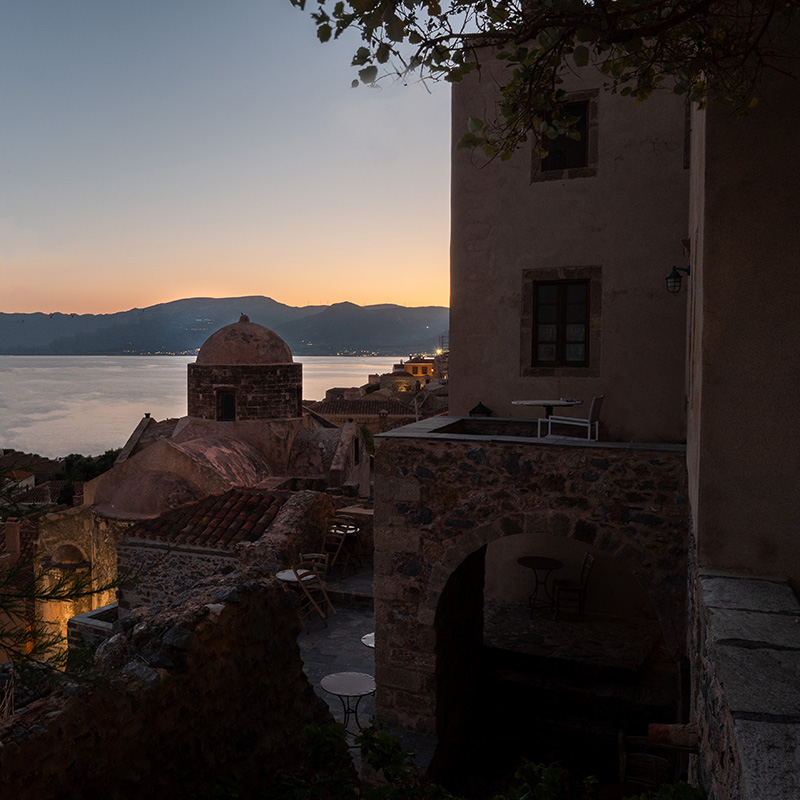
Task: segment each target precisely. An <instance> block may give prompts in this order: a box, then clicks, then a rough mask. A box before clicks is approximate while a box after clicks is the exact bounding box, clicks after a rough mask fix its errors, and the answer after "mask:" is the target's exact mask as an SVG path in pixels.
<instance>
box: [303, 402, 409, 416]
mask: <svg viewBox="0 0 800 800" xmlns="http://www.w3.org/2000/svg"><path fill="white" fill-rule="evenodd" d="M310 408H311V410H312V411H315V412H316V413H317V414H322V415H323V416H325V415H328V416H333V417H345V416H351V417H354V416H360V415H365V414H369V415H373V416H377V415H378V414H379V413H380V412H381V411H386V412H388V413H389V414H390V415H392V416H403V417H409V416H412V417H413V416H414V409H413V408H412V407H410V406H407V405H404V404H403V403H400V402H399V401H397V400H364V399H362V400H323V401H321V402H319V403H314V405H312V406H310Z"/></svg>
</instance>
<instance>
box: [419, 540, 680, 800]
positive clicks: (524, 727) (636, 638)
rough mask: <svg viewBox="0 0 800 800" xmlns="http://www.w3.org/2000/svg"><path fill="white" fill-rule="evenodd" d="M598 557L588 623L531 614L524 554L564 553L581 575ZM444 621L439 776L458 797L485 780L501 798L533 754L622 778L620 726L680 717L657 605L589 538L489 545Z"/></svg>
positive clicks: (569, 573)
mask: <svg viewBox="0 0 800 800" xmlns="http://www.w3.org/2000/svg"><path fill="white" fill-rule="evenodd" d="M586 552H590V553H591V554H592V555H593V556H594V558H595V566H594V569H593V574H592V579H591V581H590V583H589V586H588V590H587V602H586V611H585V614H584V616H580V615H579V614H578V613H577V612H572V611H571V612H569V613H563V614H561V615H559V617H558V618H557V619H554V618H553V612H552V609H551V608H550V606H549V605H548V604H547V603H543V604H541V605H539V606H537V607H535V608H534V609H531V608H530V606H529V604H528V599H529V595H530V592H531V590H532V588H533V581H534V578H533V575H532V573H531V572H530V570H527V569H525V568H524V567H520V566H519V565H518V563H517V559H518V558H520V557H523V556H525V555H531V554H532V555H544V556H547V557H550V558H554V559H557V560H559V561H561V562H562V563H563V564H564V567H563V568H562V570H559V572H560V573H562V577H573V575H575V574H576V573H577V571H578V570H579V566H580V562H581V560H582V558H583V556H584V554H585V553H586ZM555 574H557V573H554V575H553V577H555ZM434 625H435V635H436V733H437V736H438V740H439V746H438V749H437V753H436V757H435V759H434V763H433V765H432V770H433V772H434V774H435V775H436V777H437V778H438V779H439V780H441V781H442V782H443V783H444V784H445V785H447V786H448V787H449V788H451V789H452V790H455V791H459V792H464V793H466V794H470V792H474V790H475V786H476V781H482V782H483V787H482V788H483V789H484V791H486V792H489V793H491V792H492V791H493V790H495V789H496V788H497V785H498V784H497V782H499V781H502V779H503V778H507V777H508V776H510V775H512V774H513V772H514V770H515V768H516V767H518V766H519V763H520V762H521V760H522V759H529V760H534V761H543V762H550V761H559V762H560V763H561V764H562V765H564V766H565V767H567V768H568V769H570V770H571V771H572V772H573V773H574V774H575V775H583V776H585V775H588V774H595V775H598V776H599V777H600V778H601V779H602V780H604V781H605V782H608V783H613V782H614V781H615V776H616V769H617V742H618V732H619V731H624V732H626V733H627V734H629V735H630V734H639V735H646V732H647V724H648V723H649V722H675V721H678V720H679V717H680V710H679V703H680V687H679V669H678V665H677V663H676V661H675V660H674V658H673V655H672V654H670V652H669V649H668V648H667V646H666V644H665V640H664V636H663V633H662V630H661V626H660V624H659V619H658V614H657V613H656V610H655V608H654V606H653V602H652V600H651V598H650V597H649V596H648V593H647V592H646V591H645V589H644V588H643V587H642V586H641V585H640V584H639V582H638V581H637V580H636V578H635V577H634V575H633V574H632V573H631V572H630V570H629V569H627V568H626V566H625V565H624V564H622V563H620V561H619V559H617V558H615V557H614V556H612V555H610V554H609V553H605V552H603V551H602V550H600V549H598V548H595V547H589V546H587V545H586V544H585V543H583V542H580V541H576V540H574V539H569V538H563V537H556V536H550V535H546V534H536V535H534V534H524V535H523V534H518V535H512V536H507V537H503V538H499V539H495V540H493V541H491V542H489V543H488V544H487V545H484V546H482V547H480V548H479V549H478V550H476V551H474V552H472V553H471V554H469V555H468V556H467V557H466V558H465V559H464V560H463V561H462V563H461V564H460V565H458V566H457V567H456V568H455V569H454V570H453V571H452V573H451V575H450V578H449V579H448V581H447V583H446V585H445V586H444V588H443V590H442V592H441V594H440V598H439V603H438V605H437V608H436V615H435V623H434ZM476 765H480V767H481V769H476ZM481 772H482V774H480V773H481ZM464 776H469V781H468V784H466V785H465V783H464Z"/></svg>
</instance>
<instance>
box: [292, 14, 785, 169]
mask: <svg viewBox="0 0 800 800" xmlns="http://www.w3.org/2000/svg"><path fill="white" fill-rule="evenodd" d="M290 2H291V3H292V4H293V5H295V6H297V7H299V8H301V9H307V8H308V9H309V10H310V11H311V16H312V18H313V19H314V21H315V23H316V26H317V36H318V38H319V39H320V41H322V42H327V41H329V40H331V39H336V38H339V37H340V36H341V35H342V34H343V33H345V31H350V30H352V31H356V32H357V33H358V35H359V36H360V39H361V41H362V45H361V46H360V47H359V48H358V49H357V51H356V53H355V55H354V57H353V62H352V63H353V66H355V67H356V68H357V70H358V79H356V80H354V81H353V84H354V85H358V84H359V83H361V84H374V83H375V82H376V81H378V80H379V79H380V78H381V77H393V78H395V79H400V80H403V81H406V80H407V79H408V77H409V75H411V74H412V73H413V74H417V75H418V76H419V77H420V79H421V80H423V81H425V80H445V81H448V82H451V83H457V82H459V81H461V80H463V78H464V77H465V76H467V75H469V74H470V73H471V72H473V71H475V70H479V69H480V68H481V64H482V59H485V58H486V57H487V56H488V57H490V58H494V57H496V58H498V59H500V60H501V61H504V62H505V63H506V64H507V66H508V71H507V73H506V75H505V76H504V80H505V83H504V84H503V86H502V99H501V102H500V104H499V106H498V116H497V119H489V120H484V121H483V122H484V124H483V125H482V126H480V127H479V128H477V129H476V128H475V126H474V125H473V126H472V128H473V129H471V130H468V131H467V132H466V133H465V136H464V138H463V139H462V141H461V145H462V146H467V147H479V148H481V149H483V150H484V152H486V154H487V155H488V156H490V157H495V156H500V157H501V158H508V157H510V156H511V154H512V153H513V152H514V151H515V150H516V149H517V148H518V147H519V146H520V145H521V144H522V143H524V142H526V141H527V140H528V137H529V136H532V137H533V138H534V139H535V141H536V142H537V143H538V144H539V146H540V148H541V149H544V150H546V140H547V139H548V138H552V136H550V132H551V131H550V129H551V128H552V130H554V131H555V133H556V135H560V134H562V133H564V132H566V131H567V130H569V129H570V125H569V124H564V123H563V121H561V122H558V120H559V117H560V116H563V106H564V103H565V99H566V92H565V91H564V90H563V88H562V86H561V84H562V83H563V81H564V77H565V75H566V74H567V73H569V72H571V71H574V70H575V69H582V68H593V69H595V70H597V71H598V72H599V73H600V74H601V75H603V76H604V78H605V79H606V81H607V83H608V86H609V88H610V89H611V91H614V92H617V91H618V92H619V93H620V94H621V95H624V96H629V97H631V98H632V99H633V100H634V101H636V102H642V101H644V100H647V99H648V98H649V97H650V96H651V95H652V94H653V92H654V91H655V90H656V89H657V88H658V87H659V86H660V85H661V84H664V85H666V86H668V87H669V88H670V89H671V90H672V91H673V92H675V93H676V94H678V95H683V96H685V97H687V98H688V99H689V100H690V101H692V102H695V103H699V104H701V105H703V104H705V103H707V102H708V101H709V100H710V99H720V100H724V101H727V102H729V103H730V104H731V105H732V106H733V108H734V110H735V111H736V112H738V113H746V111H747V110H748V108H750V107H752V106H753V105H755V103H756V102H757V97H756V95H755V86H756V82H757V79H758V77H759V75H760V74H761V73H762V72H763V71H764V70H765V69H779V70H783V69H784V67H782V66H781V64H780V61H781V60H782V59H784V58H785V57H786V56H787V42H788V44H789V45H791V40H792V37H791V36H787V35H786V31H787V29H788V28H789V27H790V26H791V25H792V24H793V23H794V22H796V20H797V16H798V9H800V0H450V1H449V2H440V0H338V1H337V2H329V0H290ZM553 120H557V122H556V123H555V125H553Z"/></svg>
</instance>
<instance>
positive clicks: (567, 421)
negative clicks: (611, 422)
mask: <svg viewBox="0 0 800 800" xmlns="http://www.w3.org/2000/svg"><path fill="white" fill-rule="evenodd" d="M603 397H604V395H602V394H601V395H599V396H597V397H593V398H592V405H591V406H589V418H588V419H582V418H580V417H556V416H552V417H546V418H545V419H543V420H541V424H545V423H546V424H547V435H548V436H549V435H550V433H551V432H552V428H553V423H554V422H555V423H556V425H576V426H578V427H580V428H586V438H587V439H589V440H591V439H592V438H594V440H595V441H597V440H598V439H599V438H600V408H601V407H602V405H603ZM592 428H594V437H592ZM539 435H541V427H540V428H539Z"/></svg>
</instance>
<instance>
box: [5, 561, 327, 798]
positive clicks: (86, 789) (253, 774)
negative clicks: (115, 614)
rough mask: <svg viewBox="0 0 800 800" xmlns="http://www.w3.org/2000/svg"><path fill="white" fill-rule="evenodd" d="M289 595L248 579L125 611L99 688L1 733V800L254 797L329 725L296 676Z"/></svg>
mask: <svg viewBox="0 0 800 800" xmlns="http://www.w3.org/2000/svg"><path fill="white" fill-rule="evenodd" d="M295 606H296V600H295V599H294V597H293V596H292V594H291V593H290V592H288V591H286V590H285V589H283V588H282V587H281V586H279V585H277V583H276V582H275V581H274V580H273V579H269V578H267V577H266V576H264V575H263V573H259V572H256V571H255V570H250V571H249V572H247V573H238V574H236V575H231V576H228V577H227V578H225V579H222V580H218V581H215V582H209V583H208V584H207V585H205V586H203V587H199V588H198V589H197V590H196V591H193V592H192V593H191V595H189V596H187V598H186V599H185V600H184V601H183V602H182V603H181V604H180V605H178V606H177V607H175V608H171V609H169V610H167V611H163V612H161V613H157V614H156V613H153V612H152V611H151V610H149V609H145V608H143V609H138V610H137V611H134V612H133V614H132V615H131V617H130V618H129V619H128V620H127V621H125V622H124V623H123V625H124V632H123V633H120V634H117V635H116V636H114V637H113V638H112V639H110V640H109V641H108V642H106V643H105V644H104V645H102V646H101V648H100V649H99V650H98V653H97V656H96V662H97V664H98V666H99V667H100V668H101V669H102V670H103V674H104V676H105V677H104V679H103V680H101V681H95V682H94V683H93V685H91V686H88V685H87V686H82V687H79V686H76V685H67V686H64V688H63V690H62V691H59V692H57V693H56V694H53V695H51V696H50V697H48V698H45V699H43V700H40V701H37V702H35V703H33V704H31V706H29V707H28V709H27V711H26V712H25V713H20V714H17V715H15V716H13V717H12V718H10V719H9V720H8V721H7V722H5V723H4V724H2V725H0V796H2V797H9V798H11V797H13V798H16V800H50V798H54V799H55V798H58V800H69V799H70V798H81V799H82V798H86V797H103V798H107V799H108V800H139V799H140V798H143V797H193V798H211V797H221V796H236V797H242V798H247V797H256V796H258V797H261V796H263V792H264V787H265V786H266V785H267V784H268V783H269V781H270V779H271V778H273V777H274V776H275V774H276V773H277V772H278V771H280V770H284V769H292V768H296V767H302V766H303V765H304V764H305V763H306V762H305V747H304V741H303V735H302V730H303V727H304V726H306V725H308V724H310V723H318V724H319V723H324V722H331V721H332V718H331V716H330V713H329V711H328V709H327V706H326V705H325V703H324V702H323V701H322V700H321V699H320V698H318V697H317V695H316V694H315V693H314V690H313V688H312V687H311V685H310V684H309V682H308V680H307V679H306V677H305V675H304V674H303V665H302V661H301V658H300V654H299V650H298V647H297V636H298V633H299V631H300V623H299V619H298V615H297V612H296V609H295Z"/></svg>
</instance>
